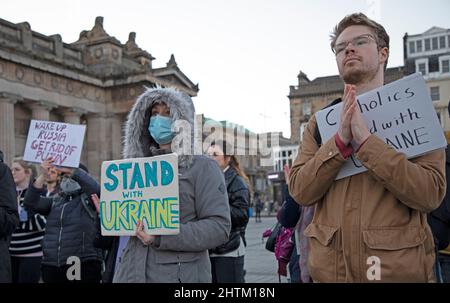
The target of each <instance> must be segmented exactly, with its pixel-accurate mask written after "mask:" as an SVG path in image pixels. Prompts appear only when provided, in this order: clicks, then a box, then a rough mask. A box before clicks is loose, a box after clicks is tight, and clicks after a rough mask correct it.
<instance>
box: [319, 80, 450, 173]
mask: <svg viewBox="0 0 450 303" xmlns="http://www.w3.org/2000/svg"><path fill="white" fill-rule="evenodd" d="M357 102H358V106H357V107H356V108H357V110H359V111H360V112H361V114H362V116H363V118H364V120H365V121H366V123H367V125H368V129H369V131H370V133H372V134H375V135H376V136H378V137H379V138H381V139H382V140H383V141H384V142H386V144H388V145H390V146H391V147H392V148H394V149H396V150H397V151H398V152H401V153H404V154H405V155H406V157H407V158H408V159H410V158H414V157H417V156H420V155H423V154H426V153H429V152H431V151H434V150H437V149H441V148H445V147H446V146H447V141H446V140H445V136H444V131H443V130H442V126H441V124H440V122H439V120H438V117H437V114H436V110H435V109H434V106H433V101H431V98H430V94H429V92H428V88H427V86H426V83H425V80H424V78H423V76H422V75H421V74H420V73H416V74H412V75H409V76H406V77H404V78H402V79H400V80H397V81H395V82H392V83H389V84H387V85H384V86H382V87H379V88H377V89H374V90H371V91H369V92H366V93H364V94H361V95H359V96H357ZM341 110H342V102H341V103H339V104H337V105H334V106H331V107H327V108H325V109H323V110H321V111H318V112H317V113H316V118H317V125H318V127H319V131H320V136H321V137H322V142H326V141H327V140H329V139H330V138H332V137H333V136H334V135H335V134H336V132H337V130H338V128H339V122H340V114H341ZM352 145H353V148H354V149H356V147H357V146H356V144H355V143H354V142H352ZM366 170H367V169H366V168H365V167H364V166H363V165H362V163H361V162H359V161H358V159H356V157H355V156H354V155H351V156H350V157H349V159H348V160H347V162H346V163H345V164H344V165H343V167H342V168H341V170H340V172H339V174H338V175H337V177H336V180H339V179H342V178H345V177H349V176H352V175H355V174H359V173H362V172H364V171H366Z"/></svg>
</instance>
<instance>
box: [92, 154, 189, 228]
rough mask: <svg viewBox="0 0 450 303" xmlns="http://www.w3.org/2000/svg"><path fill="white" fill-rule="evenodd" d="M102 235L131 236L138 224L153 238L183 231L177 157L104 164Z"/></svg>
mask: <svg viewBox="0 0 450 303" xmlns="http://www.w3.org/2000/svg"><path fill="white" fill-rule="evenodd" d="M100 186H101V195H100V200H101V201H100V221H101V228H102V235H104V236H122V235H125V236H127V235H128V236H129V235H134V234H135V232H136V225H137V221H142V222H143V225H144V231H145V232H146V233H147V234H150V235H173V234H178V233H179V230H180V211H179V192H178V156H177V155H176V154H175V153H172V154H168V155H162V156H156V157H150V158H136V159H125V160H116V161H105V162H103V163H102V173H101V182H100Z"/></svg>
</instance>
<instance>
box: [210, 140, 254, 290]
mask: <svg viewBox="0 0 450 303" xmlns="http://www.w3.org/2000/svg"><path fill="white" fill-rule="evenodd" d="M208 155H209V156H210V157H212V158H214V160H216V161H217V163H218V164H219V166H220V168H221V169H222V171H223V173H224V176H225V182H226V185H227V192H228V203H229V204H230V215H231V232H230V237H229V240H228V241H227V242H226V243H224V244H222V245H220V246H218V247H216V248H214V249H211V250H210V260H211V269H212V277H213V282H214V283H244V255H245V246H246V242H245V229H246V227H247V223H248V220H249V217H248V208H249V205H250V190H249V179H248V177H247V176H246V175H245V173H244V171H243V170H242V169H241V167H240V165H239V161H238V159H237V158H236V156H235V155H234V152H233V149H232V147H231V145H230V144H229V143H227V142H226V141H215V142H213V143H212V144H211V146H210V147H209V148H208Z"/></svg>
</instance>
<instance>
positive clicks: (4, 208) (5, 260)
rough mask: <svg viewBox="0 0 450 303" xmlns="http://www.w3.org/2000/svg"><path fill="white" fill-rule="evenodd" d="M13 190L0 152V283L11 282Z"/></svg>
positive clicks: (15, 222) (16, 218)
mask: <svg viewBox="0 0 450 303" xmlns="http://www.w3.org/2000/svg"><path fill="white" fill-rule="evenodd" d="M15 188H16V185H15V184H14V179H13V177H12V174H11V170H10V169H9V167H8V166H7V165H6V164H5V163H3V153H2V152H1V151H0V283H9V282H11V259H10V256H9V242H10V240H11V234H12V233H13V231H14V230H15V229H16V227H17V226H18V225H19V214H18V212H17V200H16V189H15Z"/></svg>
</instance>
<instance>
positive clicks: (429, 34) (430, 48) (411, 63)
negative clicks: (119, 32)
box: [403, 27, 450, 142]
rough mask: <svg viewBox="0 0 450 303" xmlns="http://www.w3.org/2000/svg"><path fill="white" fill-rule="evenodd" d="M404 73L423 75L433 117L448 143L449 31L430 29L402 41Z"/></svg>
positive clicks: (449, 133)
mask: <svg viewBox="0 0 450 303" xmlns="http://www.w3.org/2000/svg"><path fill="white" fill-rule="evenodd" d="M403 52H404V62H405V73H406V74H412V73H416V72H420V73H422V75H423V77H424V78H425V81H426V83H427V86H428V89H429V90H430V96H431V100H432V101H433V104H434V107H435V108H436V113H437V115H438V117H439V120H440V122H441V125H442V128H443V129H444V131H445V135H446V137H447V141H449V142H450V118H449V113H448V110H447V106H448V104H449V101H450V29H444V28H440V27H432V28H430V29H429V30H427V31H425V32H424V33H421V34H417V35H408V34H407V33H406V34H405V36H404V37H403Z"/></svg>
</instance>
